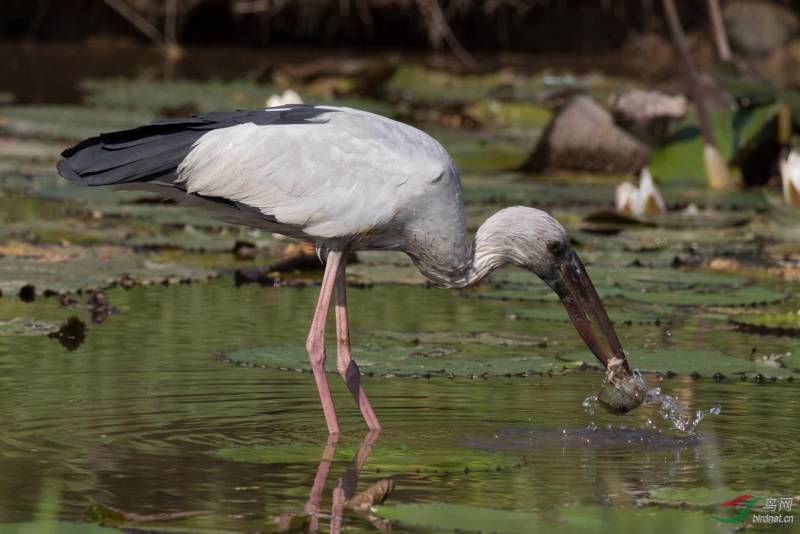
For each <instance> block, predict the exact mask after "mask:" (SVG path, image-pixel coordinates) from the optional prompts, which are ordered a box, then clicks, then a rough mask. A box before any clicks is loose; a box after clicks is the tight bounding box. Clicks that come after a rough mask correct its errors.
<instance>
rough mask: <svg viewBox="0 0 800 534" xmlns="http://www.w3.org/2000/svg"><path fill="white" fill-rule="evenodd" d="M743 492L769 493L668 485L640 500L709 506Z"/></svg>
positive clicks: (752, 492)
mask: <svg viewBox="0 0 800 534" xmlns="http://www.w3.org/2000/svg"><path fill="white" fill-rule="evenodd" d="M742 494H748V495H753V496H754V497H759V496H764V495H768V494H769V492H766V491H762V490H734V489H731V488H729V487H726V486H722V487H718V488H702V487H700V488H675V487H669V486H667V487H664V488H656V489H654V490H652V491H650V492H649V494H648V495H647V496H646V497H644V498H642V499H640V500H639V502H641V503H644V504H666V505H670V506H680V507H700V508H707V507H712V506H716V505H719V504H720V503H722V502H725V501H727V500H730V499H733V498H734V497H736V496H738V495H742Z"/></svg>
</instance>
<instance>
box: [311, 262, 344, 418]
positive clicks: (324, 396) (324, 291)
mask: <svg viewBox="0 0 800 534" xmlns="http://www.w3.org/2000/svg"><path fill="white" fill-rule="evenodd" d="M341 262H342V253H341V252H340V251H335V250H332V251H330V252H329V253H328V259H327V261H326V263H325V275H324V276H323V277H322V288H320V290H319V300H318V301H317V308H316V310H315V311H314V320H313V321H311V328H310V329H309V331H308V338H307V339H306V350H307V351H308V359H309V361H310V362H311V371H312V372H313V373H314V380H315V381H316V382H317V391H318V392H319V400H320V402H322V411H323V412H325V422H326V423H327V425H328V432H329V433H330V434H338V433H339V423H338V422H337V420H336V408H334V406H333V399H332V398H331V390H330V389H329V388H328V378H327V377H326V376H325V322H326V321H327V318H328V308H329V307H330V304H331V295H332V293H333V289H334V285H335V282H336V278H337V273H338V272H339V265H340V264H341Z"/></svg>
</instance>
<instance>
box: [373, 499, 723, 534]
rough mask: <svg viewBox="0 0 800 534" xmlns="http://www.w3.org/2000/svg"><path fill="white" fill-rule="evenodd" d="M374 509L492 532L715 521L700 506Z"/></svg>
mask: <svg viewBox="0 0 800 534" xmlns="http://www.w3.org/2000/svg"><path fill="white" fill-rule="evenodd" d="M374 513H375V514H376V515H377V516H378V517H381V518H383V519H389V520H392V521H396V522H397V523H399V524H400V526H403V527H416V528H419V529H423V530H425V531H434V530H435V531H442V532H476V533H478V532H480V533H483V532H492V533H496V534H517V533H519V534H528V533H536V532H541V533H547V534H558V533H569V534H572V533H574V532H582V533H587V534H606V533H608V532H641V533H654V534H655V533H670V532H714V531H716V529H717V523H716V522H715V521H714V520H713V519H712V518H711V517H709V516H708V515H706V514H704V513H702V512H699V511H689V510H676V509H661V508H651V507H620V506H615V507H613V508H612V507H602V506H589V505H573V506H566V507H561V508H555V509H551V510H547V511H545V512H540V513H534V512H518V511H512V510H497V509H491V508H480V507H476V506H466V505H460V504H446V503H425V504H398V505H394V506H386V505H382V506H378V507H376V508H375V509H374Z"/></svg>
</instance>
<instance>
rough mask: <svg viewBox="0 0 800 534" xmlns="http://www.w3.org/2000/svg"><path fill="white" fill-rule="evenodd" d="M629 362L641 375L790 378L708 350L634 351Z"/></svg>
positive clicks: (768, 367)
mask: <svg viewBox="0 0 800 534" xmlns="http://www.w3.org/2000/svg"><path fill="white" fill-rule="evenodd" d="M569 357H571V358H576V359H577V358H581V357H584V355H583V354H582V353H573V354H571V355H569ZM630 363H631V367H634V368H636V369H639V370H640V371H642V372H645V373H666V372H672V373H675V374H678V375H691V374H693V373H697V374H699V375H700V376H701V377H703V378H711V377H712V376H714V375H715V374H716V373H721V374H723V375H725V376H732V375H746V376H752V375H755V374H757V373H760V374H762V375H764V376H775V377H786V376H790V375H792V371H791V370H789V369H783V368H778V367H775V366H774V365H770V364H769V362H767V361H764V360H749V359H746V358H742V357H735V356H729V355H727V354H725V353H722V352H718V351H712V350H693V349H688V350H684V349H678V348H668V349H665V350H658V351H654V352H638V351H637V352H633V353H632V354H630Z"/></svg>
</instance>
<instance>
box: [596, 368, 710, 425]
mask: <svg viewBox="0 0 800 534" xmlns="http://www.w3.org/2000/svg"><path fill="white" fill-rule="evenodd" d="M633 374H634V376H633V381H634V383H635V387H637V388H639V389H641V390H642V391H644V392H645V400H644V402H643V404H645V405H652V404H658V405H660V407H659V411H660V413H661V417H662V418H663V419H664V420H665V421H667V422H668V423H670V425H671V426H672V429H673V430H677V431H678V432H682V433H684V434H686V435H689V436H694V435H695V434H696V433H697V427H698V426H700V423H701V422H702V421H703V419H705V418H706V417H708V416H709V415H719V414H720V412H721V408H720V407H719V406H712V407H711V408H708V409H706V410H696V411H695V413H694V415H693V416H692V415H691V414H690V413H687V410H685V408H684V406H683V405H681V403H680V402H679V400H678V399H677V398H676V397H673V396H671V395H667V394H665V393H663V392H662V391H661V388H659V387H654V388H651V387H649V386H648V385H647V382H645V381H644V378H642V375H641V373H640V372H639V371H638V370H634V372H633ZM604 385H605V383H604ZM581 404H582V405H583V408H584V410H585V411H586V413H587V414H588V415H590V416H594V415H595V412H596V409H595V408H596V406H597V405H598V404H600V405H601V406H602V403H598V400H597V395H589V396H587V397H586V398H585V399H583V402H582V403H581ZM648 425H649V426H654V423H653V421H652V420H650V419H648Z"/></svg>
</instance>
